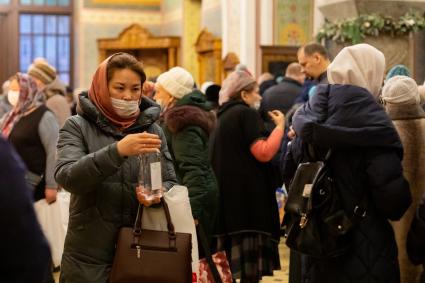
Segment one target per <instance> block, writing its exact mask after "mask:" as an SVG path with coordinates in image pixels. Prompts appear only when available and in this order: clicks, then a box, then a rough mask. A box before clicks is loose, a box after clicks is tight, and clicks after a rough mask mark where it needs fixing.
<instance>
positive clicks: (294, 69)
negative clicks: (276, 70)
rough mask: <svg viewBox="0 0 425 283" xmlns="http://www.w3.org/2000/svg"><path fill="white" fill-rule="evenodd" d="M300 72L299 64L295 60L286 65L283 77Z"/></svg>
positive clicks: (298, 74) (295, 75)
mask: <svg viewBox="0 0 425 283" xmlns="http://www.w3.org/2000/svg"><path fill="white" fill-rule="evenodd" d="M301 74H302V71H301V65H300V64H298V63H296V62H293V63H291V64H289V65H288V67H286V71H285V77H297V76H300V75H301Z"/></svg>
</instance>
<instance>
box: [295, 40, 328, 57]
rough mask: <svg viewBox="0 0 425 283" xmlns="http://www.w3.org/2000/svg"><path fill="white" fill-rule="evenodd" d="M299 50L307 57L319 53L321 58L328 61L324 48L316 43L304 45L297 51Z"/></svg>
mask: <svg viewBox="0 0 425 283" xmlns="http://www.w3.org/2000/svg"><path fill="white" fill-rule="evenodd" d="M300 50H304V54H305V55H307V56H312V55H313V54H314V53H319V54H320V55H321V56H322V57H323V58H325V59H329V54H328V51H327V50H326V48H325V47H324V46H323V45H321V44H319V43H316V42H312V43H309V44H306V45H304V46H302V47H301V48H300V49H299V51H300Z"/></svg>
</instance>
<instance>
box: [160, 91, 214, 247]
mask: <svg viewBox="0 0 425 283" xmlns="http://www.w3.org/2000/svg"><path fill="white" fill-rule="evenodd" d="M209 110H210V106H209V104H208V103H207V101H206V98H205V95H203V94H202V93H201V92H199V91H194V92H193V93H191V94H188V95H186V96H184V97H183V98H182V99H180V100H178V102H177V103H176V105H175V106H174V107H173V108H171V109H169V110H168V111H166V112H165V114H164V122H165V123H164V125H163V128H164V133H165V136H166V138H167V144H168V148H169V150H170V153H171V156H172V157H173V160H174V168H175V170H176V175H177V178H178V181H179V183H180V184H182V185H184V186H186V187H187V188H188V191H189V198H190V205H191V208H192V214H193V217H194V218H195V219H197V220H198V221H199V223H200V225H202V227H203V228H204V230H205V232H206V234H207V237H208V238H209V239H210V238H211V234H212V232H213V228H214V226H215V223H216V218H217V209H218V188H217V182H216V179H215V176H214V172H213V170H212V168H211V161H210V158H209V135H210V133H211V132H212V130H213V129H214V127H215V123H216V118H215V115H214V113H212V112H210V111H209Z"/></svg>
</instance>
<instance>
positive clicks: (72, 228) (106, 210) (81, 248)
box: [55, 93, 176, 283]
mask: <svg viewBox="0 0 425 283" xmlns="http://www.w3.org/2000/svg"><path fill="white" fill-rule="evenodd" d="M153 105H154V104H153V102H151V101H149V100H148V99H143V101H142V103H141V106H140V110H141V115H140V116H139V119H138V121H137V122H136V123H135V124H134V125H133V126H131V127H130V128H128V129H127V130H125V131H124V132H121V131H118V130H117V129H115V127H113V126H112V125H111V124H110V123H109V121H108V120H107V119H106V118H105V117H104V116H102V115H101V114H100V113H99V111H98V110H97V108H96V107H95V106H94V105H93V104H92V103H91V102H90V100H89V99H88V96H87V93H82V94H81V95H80V108H81V111H79V115H76V116H72V117H71V118H69V119H68V120H67V121H66V123H65V125H64V127H63V128H62V129H61V131H60V134H59V141H58V156H57V158H58V159H57V163H56V169H55V177H56V181H57V182H58V184H60V185H62V186H63V187H64V188H65V189H66V190H67V191H69V192H71V203H70V215H69V224H68V232H67V235H66V240H65V248H64V253H63V257H62V266H61V278H60V282H67V283H68V282H75V283H85V282H90V283H94V282H99V283H105V282H107V281H108V277H109V272H110V269H111V264H112V261H113V256H114V252H115V243H116V239H117V233H118V230H119V229H120V228H121V227H123V226H133V224H134V220H135V217H136V213H137V207H138V201H137V199H136V194H135V187H136V184H137V176H138V171H139V162H138V158H137V157H128V158H123V157H121V156H120V155H119V154H118V151H117V141H119V140H120V139H122V138H123V137H124V136H125V135H126V134H129V133H139V132H143V131H147V132H150V133H155V134H158V135H159V136H160V137H161V139H162V148H161V152H162V154H163V157H164V161H165V162H164V163H163V168H162V169H163V170H162V175H163V181H164V185H165V187H166V188H167V189H170V188H171V187H172V186H173V185H174V184H175V182H176V178H175V172H174V168H173V165H172V160H171V155H170V153H169V152H168V149H167V143H166V141H165V136H164V134H163V132H162V130H161V128H160V127H159V126H158V125H157V124H155V121H156V119H157V118H158V117H159V108H158V107H156V106H155V107H153Z"/></svg>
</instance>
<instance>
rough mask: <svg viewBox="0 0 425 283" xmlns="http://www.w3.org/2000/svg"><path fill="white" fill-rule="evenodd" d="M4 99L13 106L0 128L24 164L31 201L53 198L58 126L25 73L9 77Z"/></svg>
mask: <svg viewBox="0 0 425 283" xmlns="http://www.w3.org/2000/svg"><path fill="white" fill-rule="evenodd" d="M7 98H8V101H9V103H10V104H11V105H12V106H13V108H12V109H11V110H10V111H9V112H8V113H6V114H5V116H4V117H3V119H2V122H0V130H1V133H2V134H3V136H4V137H5V138H7V139H8V140H9V141H10V142H11V143H12V144H13V145H14V147H15V149H16V151H17V152H18V153H19V155H20V157H21V158H22V160H23V161H24V163H25V165H26V167H27V175H26V177H27V182H28V183H29V185H30V186H32V187H33V188H34V200H36V201H37V200H40V199H43V198H45V199H46V201H47V202H49V203H51V202H54V201H55V200H56V194H57V184H56V181H55V179H54V176H53V174H54V166H55V154H56V144H57V139H58V135H59V125H58V123H57V121H56V118H55V115H54V114H53V113H52V112H51V111H50V110H49V109H48V108H47V107H46V106H45V104H44V102H45V97H44V94H43V93H42V92H39V91H37V85H36V82H35V81H34V80H33V79H32V78H31V77H30V76H29V75H27V74H21V73H18V74H17V75H15V76H13V77H12V78H11V79H10V85H9V92H8V97H7Z"/></svg>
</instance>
